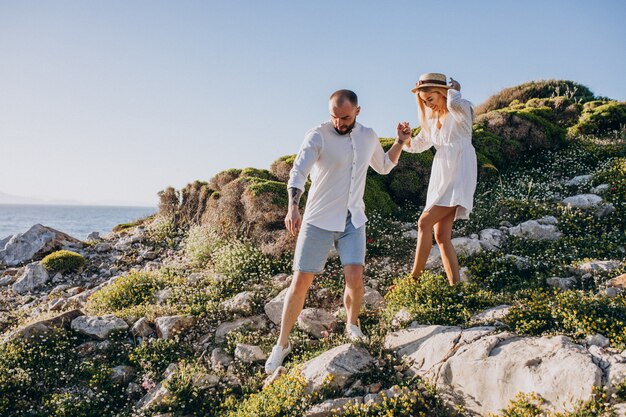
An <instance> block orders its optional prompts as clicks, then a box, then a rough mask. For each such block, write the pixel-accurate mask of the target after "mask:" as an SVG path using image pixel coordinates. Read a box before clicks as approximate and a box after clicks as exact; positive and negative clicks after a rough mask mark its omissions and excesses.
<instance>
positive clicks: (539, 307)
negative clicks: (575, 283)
mask: <svg viewBox="0 0 626 417" xmlns="http://www.w3.org/2000/svg"><path fill="white" fill-rule="evenodd" d="M503 321H504V322H505V323H507V324H508V325H509V326H510V327H511V328H512V330H513V331H515V332H517V333H520V334H529V335H541V334H543V333H553V332H558V333H564V334H567V335H570V336H572V337H577V338H579V337H580V338H582V337H585V336H587V335H592V334H596V333H600V334H602V335H604V336H606V337H607V338H608V339H609V341H610V343H611V345H612V346H613V347H615V348H618V349H623V348H624V347H625V346H626V299H625V298H624V297H615V298H609V297H606V296H603V295H599V294H593V293H591V292H585V291H573V290H570V291H563V292H558V291H555V290H536V291H532V292H531V293H530V296H529V297H525V298H522V299H520V300H519V301H517V302H516V303H515V305H513V307H512V308H511V310H510V311H509V313H508V314H507V316H506V317H505V318H504V319H503Z"/></svg>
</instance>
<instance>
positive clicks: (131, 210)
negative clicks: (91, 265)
mask: <svg viewBox="0 0 626 417" xmlns="http://www.w3.org/2000/svg"><path fill="white" fill-rule="evenodd" d="M156 212H157V208H156V207H116V206H62V205H34V204H28V205H26V204H0V240H2V239H3V238H5V237H7V236H9V235H14V234H17V233H23V232H26V231H27V230H28V229H30V228H31V227H32V226H33V225H35V224H37V223H39V224H42V225H44V226H49V227H52V228H54V229H57V230H59V231H61V232H64V233H67V234H68V235H70V236H73V237H75V238H76V239H80V240H84V239H85V238H86V237H87V235H89V234H90V233H91V232H99V233H100V234H101V235H103V234H106V233H108V232H110V231H111V229H113V227H115V226H116V225H118V224H120V223H129V222H132V221H135V220H139V219H142V218H144V217H146V216H149V215H150V214H154V213H156Z"/></svg>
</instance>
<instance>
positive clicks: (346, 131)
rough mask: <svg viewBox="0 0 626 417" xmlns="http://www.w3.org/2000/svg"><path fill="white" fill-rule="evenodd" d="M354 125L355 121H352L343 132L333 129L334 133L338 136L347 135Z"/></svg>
mask: <svg viewBox="0 0 626 417" xmlns="http://www.w3.org/2000/svg"><path fill="white" fill-rule="evenodd" d="M354 125H356V119H354V122H352V124H351V125H350V126H348V127H347V128H346V130H345V131H343V132H341V131H339V129H337V128H336V127H335V132H337V133H338V134H340V135H347V134H348V133H350V132H352V129H354ZM333 127H334V126H333Z"/></svg>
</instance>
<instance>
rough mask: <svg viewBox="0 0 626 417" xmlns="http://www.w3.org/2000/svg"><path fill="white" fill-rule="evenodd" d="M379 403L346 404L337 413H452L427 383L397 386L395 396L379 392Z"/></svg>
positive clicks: (372, 416)
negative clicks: (397, 389) (397, 390)
mask: <svg viewBox="0 0 626 417" xmlns="http://www.w3.org/2000/svg"><path fill="white" fill-rule="evenodd" d="M381 399H382V401H381V402H380V403H377V402H374V401H370V402H368V403H365V404H363V403H361V404H347V405H345V406H344V407H343V408H342V409H341V411H339V412H337V415H339V416H341V417H387V416H394V417H413V416H442V417H443V416H448V415H454V414H453V413H452V412H450V411H449V410H448V409H446V407H445V405H444V403H443V401H442V400H441V399H440V398H439V397H438V395H437V390H436V389H435V387H433V386H431V385H429V384H424V383H420V384H415V386H404V387H400V388H399V392H398V395H397V396H393V397H388V396H387V395H385V393H381Z"/></svg>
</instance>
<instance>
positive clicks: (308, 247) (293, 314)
mask: <svg viewBox="0 0 626 417" xmlns="http://www.w3.org/2000/svg"><path fill="white" fill-rule="evenodd" d="M329 110H330V121H329V122H326V123H323V124H321V125H320V126H317V127H316V128H314V129H312V130H310V131H309V132H307V134H306V135H305V138H304V142H303V144H302V146H301V148H300V151H299V153H298V156H297V157H296V160H295V161H294V164H293V168H292V170H291V172H290V175H289V182H288V184H287V189H288V190H287V192H288V194H289V208H288V211H287V216H286V217H285V226H286V227H287V229H288V230H289V232H290V233H291V234H292V235H296V234H297V235H298V241H297V243H296V250H295V254H294V261H293V270H294V276H293V280H292V281H291V286H290V287H289V290H288V291H287V295H286V298H285V304H284V306H283V314H282V322H281V328H280V337H279V339H278V342H277V344H276V346H274V348H273V349H272V353H271V354H270V356H269V358H268V359H267V362H266V363H265V371H266V372H267V373H272V372H274V371H275V370H276V369H277V368H278V367H279V366H281V365H282V363H283V360H284V359H285V357H286V356H287V354H288V353H289V352H290V351H291V344H290V343H289V334H290V333H291V329H292V328H293V325H294V324H295V322H296V320H297V318H298V315H299V314H300V312H301V311H302V308H303V307H304V300H305V298H306V295H307V291H308V289H309V287H310V286H311V283H312V282H313V277H314V276H315V274H318V273H320V272H322V271H323V269H324V265H325V264H326V259H327V257H328V254H329V252H330V250H331V249H332V247H333V245H335V246H336V248H337V252H338V253H339V257H340V259H341V263H342V265H343V268H344V275H345V278H346V288H345V292H344V305H345V308H346V313H347V323H346V335H347V336H348V338H349V339H350V340H353V341H358V340H365V336H364V335H363V333H362V332H361V329H360V328H359V326H358V315H359V311H360V309H361V300H362V298H363V293H364V285H363V267H364V265H365V222H366V221H367V218H366V217H365V211H364V209H365V205H364V203H363V192H364V191H365V179H366V175H367V169H368V166H371V167H372V168H373V169H374V170H375V171H376V172H378V173H380V174H387V173H389V171H391V170H392V169H393V167H395V166H396V164H397V163H398V158H399V157H400V153H401V152H402V145H403V144H404V142H405V141H406V142H408V139H409V138H410V128H409V126H408V123H400V124H398V128H397V129H398V136H399V137H401V138H402V140H400V139H397V140H396V142H395V143H394V144H393V146H392V147H391V149H389V151H388V152H387V153H385V152H384V150H383V148H382V146H381V145H380V142H379V140H378V135H376V133H375V132H374V131H373V130H372V129H370V128H367V127H364V126H362V125H361V124H359V123H357V122H356V117H357V116H358V114H359V112H360V111H361V108H360V107H359V105H358V99H357V96H356V94H355V93H354V92H352V91H350V90H339V91H336V92H334V93H333V94H332V95H331V96H330V101H329ZM309 173H310V174H311V188H310V190H309V197H308V200H307V204H306V210H305V213H304V218H303V219H301V218H300V210H299V202H300V197H301V196H302V193H303V191H304V184H305V182H306V178H307V176H308V175H309ZM301 225H302V227H300V226H301Z"/></svg>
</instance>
